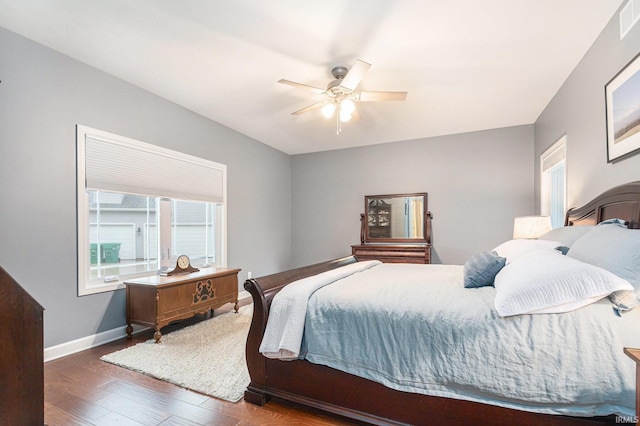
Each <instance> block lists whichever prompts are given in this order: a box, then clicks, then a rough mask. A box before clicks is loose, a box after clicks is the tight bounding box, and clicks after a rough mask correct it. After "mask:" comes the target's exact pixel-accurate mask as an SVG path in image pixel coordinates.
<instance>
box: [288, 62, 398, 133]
mask: <svg viewBox="0 0 640 426" xmlns="http://www.w3.org/2000/svg"><path fill="white" fill-rule="evenodd" d="M369 67H371V64H369V63H367V62H364V61H361V60H360V59H358V60H357V61H356V63H355V65H354V66H353V67H352V68H351V69H350V70H349V69H347V67H343V66H337V67H334V68H333V69H332V70H331V74H333V76H334V78H335V80H333V81H331V82H330V83H329V84H328V85H327V88H326V89H321V88H319V87H314V86H309V85H307V84H302V83H296V82H294V81H290V80H285V79H281V80H278V83H281V84H286V85H289V86H293V87H297V88H300V89H305V90H309V91H311V92H314V93H317V94H320V95H325V96H326V99H324V100H322V101H320V102H316V103H315V104H312V105H309V106H307V107H304V108H302V109H299V110H298V111H294V112H292V113H291V114H292V115H300V114H303V113H305V112H308V111H311V110H314V109H317V108H321V111H322V114H323V115H324V116H325V117H327V118H331V117H332V116H333V115H334V113H335V116H336V134H340V132H341V131H342V126H341V123H342V122H346V121H349V120H351V117H352V115H353V113H354V112H355V108H356V106H355V103H356V102H376V101H404V100H405V99H406V98H407V92H369V91H366V92H365V91H362V90H358V86H359V84H360V82H361V81H362V79H363V78H364V75H365V74H366V73H367V71H368V70H369Z"/></svg>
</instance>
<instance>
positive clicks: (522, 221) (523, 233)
mask: <svg viewBox="0 0 640 426" xmlns="http://www.w3.org/2000/svg"><path fill="white" fill-rule="evenodd" d="M549 231H551V218H550V217H549V216H521V217H516V218H515V219H514V220H513V238H514V239H516V238H526V239H535V238H538V237H539V236H540V235H542V234H544V233H545V232H549Z"/></svg>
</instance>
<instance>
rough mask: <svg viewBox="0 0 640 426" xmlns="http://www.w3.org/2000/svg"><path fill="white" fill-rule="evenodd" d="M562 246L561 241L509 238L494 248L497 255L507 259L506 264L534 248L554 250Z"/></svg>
mask: <svg viewBox="0 0 640 426" xmlns="http://www.w3.org/2000/svg"><path fill="white" fill-rule="evenodd" d="M560 246H562V243H559V242H558V241H553V240H509V241H505V242H504V243H502V244H500V245H499V246H498V247H496V248H494V249H493V251H495V252H496V253H498V256H500V257H504V258H506V259H507V265H508V264H509V263H511V262H513V261H514V260H515V259H517V258H518V257H520V256H522V255H523V254H525V253H527V252H530V251H531V250H536V249H549V250H554V249H555V248H556V247H560Z"/></svg>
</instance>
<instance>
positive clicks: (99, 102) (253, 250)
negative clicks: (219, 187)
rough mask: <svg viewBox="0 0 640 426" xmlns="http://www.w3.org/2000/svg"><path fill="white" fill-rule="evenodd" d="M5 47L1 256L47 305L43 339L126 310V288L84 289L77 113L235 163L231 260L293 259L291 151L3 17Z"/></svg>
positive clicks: (81, 332) (257, 267)
mask: <svg viewBox="0 0 640 426" xmlns="http://www.w3.org/2000/svg"><path fill="white" fill-rule="evenodd" d="M0 57H1V58H2V59H1V60H0V80H1V81H2V83H1V84H0V182H2V185H0V199H1V200H2V207H0V242H1V244H0V265H1V266H2V267H4V268H5V269H6V270H7V271H8V272H9V273H10V274H11V275H12V276H13V277H14V278H15V279H16V280H17V281H18V282H20V283H21V284H22V286H23V287H25V289H26V290H27V291H29V292H30V293H31V294H32V295H33V296H34V297H35V298H36V299H37V300H38V301H39V302H40V304H42V305H43V306H44V307H45V309H46V311H45V346H46V347H50V346H53V345H56V344H60V343H63V342H67V341H71V340H74V339H77V338H81V337H85V336H89V335H93V334H95V333H97V332H100V331H104V330H109V329H113V328H115V327H118V326H121V325H123V324H124V322H125V318H124V315H125V312H124V310H125V308H124V291H123V290H120V291H116V292H109V293H102V294H97V295H90V296H83V297H78V296H77V273H76V164H75V158H76V157H75V155H76V151H75V125H76V124H83V125H86V126H89V127H93V128H96V129H100V130H104V131H108V132H112V133H116V134H119V135H122V136H126V137H129V138H134V139H138V140H140V141H143V142H147V143H152V144H155V145H159V146H164V147H167V148H170V149H174V150H177V151H182V152H185V153H188V154H191V155H196V156H199V157H203V158H207V159H210V160H213V161H217V162H220V163H223V164H226V165H227V166H228V169H227V170H228V264H229V266H233V267H239V268H242V269H243V271H242V272H241V274H240V283H242V282H243V281H244V278H245V277H246V273H247V272H248V271H252V273H253V274H254V275H256V276H257V275H263V274H268V273H272V272H276V271H279V270H282V269H285V268H288V267H289V266H290V258H291V237H290V235H291V208H290V206H291V201H290V197H291V192H290V184H291V182H290V177H291V170H290V157H289V156H288V155H285V154H283V153H282V152H280V151H277V150H274V149H271V148H269V147H267V146H266V145H264V144H261V143H259V142H257V141H255V140H252V139H250V138H248V137H246V136H244V135H242V134H239V133H237V132H235V131H232V130H230V129H228V128H226V127H224V126H221V125H219V124H217V123H214V122H212V121H210V120H207V119H205V118H203V117H202V116H199V115H196V114H194V113H192V112H190V111H188V110H186V109H184V108H181V107H178V106H177V105H175V104H172V103H170V102H168V101H166V100H164V99H161V98H159V97H157V96H155V95H152V94H150V93H148V92H146V91H144V90H141V89H139V88H137V87H135V86H132V85H129V84H127V83H124V82H123V81H121V80H118V79H116V78H113V77H111V76H109V75H107V74H105V73H103V72H101V71H99V70H96V69H94V68H91V67H89V66H86V65H84V64H81V63H79V62H77V61H74V60H72V59H70V58H68V57H66V56H64V55H61V54H59V53H56V52H54V51H52V50H50V49H48V48H46V47H44V46H42V45H39V44H36V43H34V42H31V41H29V40H27V39H25V38H23V37H20V36H18V35H16V34H14V33H11V32H9V31H7V30H5V29H2V28H0ZM256 206H259V208H260V212H261V213H260V220H256V216H255V209H256ZM266 224H268V226H266Z"/></svg>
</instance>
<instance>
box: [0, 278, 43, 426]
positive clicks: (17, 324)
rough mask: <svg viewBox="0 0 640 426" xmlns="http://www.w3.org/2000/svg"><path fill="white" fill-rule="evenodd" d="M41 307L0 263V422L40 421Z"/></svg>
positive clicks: (41, 368)
mask: <svg viewBox="0 0 640 426" xmlns="http://www.w3.org/2000/svg"><path fill="white" fill-rule="evenodd" d="M43 311H44V309H43V308H42V306H40V304H39V303H38V302H36V300H35V299H34V298H33V297H31V296H30V295H29V293H27V292H26V291H25V290H24V289H23V288H22V287H21V286H20V285H19V284H18V283H17V282H16V281H15V280H14V279H13V278H12V277H11V276H10V275H9V274H8V273H7V272H6V271H5V270H4V269H3V268H2V267H0V348H1V350H0V425H12V426H13V425H29V426H30V425H43V424H44V342H43V326H44V324H43V316H44V315H43Z"/></svg>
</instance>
